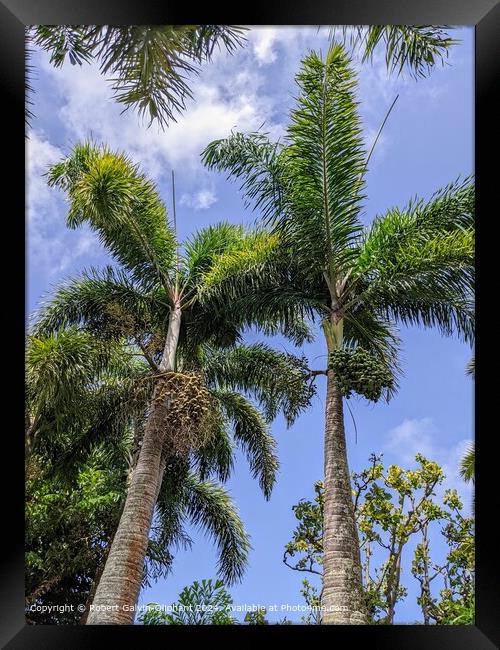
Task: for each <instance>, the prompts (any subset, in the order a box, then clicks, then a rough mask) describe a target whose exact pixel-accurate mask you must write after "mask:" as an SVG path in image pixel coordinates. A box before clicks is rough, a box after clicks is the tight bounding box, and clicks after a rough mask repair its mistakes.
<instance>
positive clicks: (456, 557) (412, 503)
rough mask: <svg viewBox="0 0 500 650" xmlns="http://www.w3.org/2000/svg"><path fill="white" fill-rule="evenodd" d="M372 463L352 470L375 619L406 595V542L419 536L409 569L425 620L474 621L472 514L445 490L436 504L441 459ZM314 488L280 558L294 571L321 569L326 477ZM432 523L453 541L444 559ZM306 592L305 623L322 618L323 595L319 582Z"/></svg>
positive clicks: (385, 620)
mask: <svg viewBox="0 0 500 650" xmlns="http://www.w3.org/2000/svg"><path fill="white" fill-rule="evenodd" d="M370 461H371V465H370V466H369V467H368V468H366V469H365V470H363V471H362V472H360V473H358V474H353V475H352V479H353V484H354V507H355V515H356V520H357V523H358V528H359V531H360V536H361V539H360V552H361V557H362V566H363V577H364V590H365V599H366V603H367V608H368V611H369V612H370V621H371V622H372V623H377V624H385V625H387V624H392V623H393V622H394V616H395V612H396V606H397V604H398V602H400V601H401V600H403V599H404V598H405V597H406V595H407V589H406V587H405V586H404V585H403V584H402V581H401V576H402V574H403V568H404V565H403V558H404V556H405V553H406V554H407V552H408V551H407V547H408V544H409V542H410V541H411V540H415V541H417V544H416V547H415V551H414V556H413V559H412V561H411V567H409V568H410V569H411V573H412V575H413V576H414V577H415V578H416V579H417V581H418V582H419V585H420V594H419V596H418V598H417V602H418V604H419V605H420V606H421V608H422V614H423V622H424V624H429V623H430V622H432V621H433V622H435V623H438V624H443V625H444V624H463V623H467V624H470V623H471V617H472V618H473V614H474V537H473V520H472V519H471V518H469V517H464V516H463V515H462V513H461V510H462V503H461V501H460V499H459V497H458V494H457V492H456V491H455V490H447V491H446V492H445V495H444V497H443V500H442V503H438V501H437V499H436V498H435V488H436V487H437V486H438V485H440V484H441V483H442V482H443V480H444V478H445V476H444V474H443V471H442V469H441V468H440V467H439V465H437V463H434V462H432V461H429V460H427V459H426V458H424V457H423V456H421V455H417V456H416V461H417V463H418V467H417V469H413V470H403V469H402V468H401V467H398V466H397V465H391V466H389V467H388V468H384V466H383V464H382V463H381V458H380V457H377V456H375V455H372V456H371V458H370ZM314 491H315V497H314V500H313V501H307V500H301V501H300V502H299V503H298V504H297V505H295V506H294V507H293V510H294V513H295V516H296V517H297V519H298V521H299V524H298V526H297V528H296V529H295V531H294V534H293V538H292V540H291V541H290V542H289V543H288V544H287V545H286V547H285V555H284V558H283V561H284V563H285V564H286V565H287V566H289V567H290V568H291V569H294V570H296V571H303V572H308V573H311V574H319V575H321V572H322V563H323V554H322V541H323V539H322V529H323V507H324V506H323V504H324V486H323V483H322V482H320V481H318V482H316V483H315V484H314ZM433 522H435V524H434V525H436V524H441V525H442V528H441V535H442V537H443V539H444V540H445V542H446V544H447V545H448V547H449V552H448V554H447V556H446V559H445V561H444V562H443V563H437V562H435V561H433V560H432V558H431V548H430V537H429V529H430V527H431V526H432V525H433ZM436 578H440V580H441V584H443V588H442V589H441V591H440V594H439V597H436V596H433V595H432V588H433V587H434V585H433V584H432V583H433V581H434V580H435V579H436ZM434 584H435V583H434ZM301 593H302V594H303V596H304V598H305V600H306V603H307V604H308V605H310V606H311V613H310V614H309V615H308V616H306V617H305V618H304V619H303V622H305V623H307V624H319V623H321V622H322V616H321V614H322V612H321V609H320V608H319V607H318V605H319V603H320V595H319V594H318V593H317V591H316V588H315V586H314V585H313V584H311V583H310V582H309V581H308V580H304V581H303V588H302V590H301Z"/></svg>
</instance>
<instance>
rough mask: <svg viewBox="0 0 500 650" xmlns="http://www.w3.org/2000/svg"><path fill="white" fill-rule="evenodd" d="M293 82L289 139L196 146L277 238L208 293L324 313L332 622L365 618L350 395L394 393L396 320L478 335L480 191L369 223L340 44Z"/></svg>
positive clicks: (281, 317)
mask: <svg viewBox="0 0 500 650" xmlns="http://www.w3.org/2000/svg"><path fill="white" fill-rule="evenodd" d="M296 79H297V84H298V87H299V94H298V97H297V100H296V107H295V108H294V110H293V111H292V113H291V120H290V125H289V127H288V130H287V133H286V136H285V139H284V142H282V143H280V142H278V143H271V142H270V141H269V140H268V139H267V137H266V136H265V135H264V134H260V133H253V134H250V135H243V134H239V133H235V134H232V135H231V136H230V137H229V138H226V139H225V140H219V141H215V142H212V143H211V144H210V145H209V146H208V147H207V148H206V149H205V151H204V152H203V154H202V157H203V160H204V162H205V164H206V165H207V166H208V167H209V168H211V169H216V170H218V171H226V172H228V173H229V176H230V177H233V178H239V179H241V181H242V185H241V189H242V191H243V194H244V196H245V198H246V200H247V202H248V203H253V204H254V206H255V207H256V208H258V209H259V210H260V211H261V213H262V215H263V219H264V222H265V223H266V224H267V225H268V227H270V229H271V233H272V234H273V236H274V240H273V242H272V244H271V245H270V246H269V247H268V248H267V249H266V250H263V251H262V252H261V254H260V256H259V259H258V260H257V259H256V260H255V261H254V264H253V266H252V271H251V273H250V272H249V273H247V275H246V276H245V274H243V275H242V274H241V264H240V262H239V261H238V260H233V259H228V260H225V261H223V264H222V265H221V266H220V267H219V279H220V285H219V286H218V287H216V288H215V289H214V290H213V293H214V294H215V295H216V294H217V293H218V292H220V291H221V287H224V286H225V285H226V286H228V287H229V286H230V287H231V291H232V293H233V296H235V299H236V300H237V304H238V305H239V306H240V308H243V306H244V307H245V308H252V309H253V310H254V313H255V314H257V315H258V316H259V318H263V317H265V318H268V319H273V318H274V319H275V320H276V321H278V322H287V321H288V319H289V314H290V313H291V310H296V311H298V312H299V313H300V314H301V315H302V316H303V317H306V316H309V317H310V318H313V319H314V318H318V319H319V320H320V321H321V326H322V329H323V333H324V337H325V342H326V348H327V351H328V360H329V363H328V369H327V370H325V371H324V372H325V374H327V396H326V417H325V450H324V459H325V510H324V521H323V529H324V540H325V541H324V574H323V591H322V605H323V606H324V608H325V623H335V624H364V623H366V622H367V620H368V618H367V608H366V602H365V599H364V592H363V586H362V576H361V563H360V557H359V541H358V534H357V529H356V521H355V517H354V511H353V503H352V488H351V485H350V476H349V468H348V461H347V452H346V441H345V431H344V418H343V402H342V397H348V396H349V395H350V393H351V391H352V390H355V391H356V392H358V393H361V394H364V395H365V396H366V397H368V398H369V399H374V400H377V399H378V397H379V396H380V394H381V393H382V391H384V392H385V395H386V397H387V398H389V397H390V395H391V393H392V392H393V391H394V389H395V387H396V385H397V384H396V381H395V376H396V374H397V373H396V371H397V352H398V347H399V339H398V337H397V334H396V331H395V325H396V324H397V322H400V323H404V324H416V325H421V326H425V327H429V326H437V327H438V328H439V329H440V330H441V332H442V333H444V334H447V335H449V334H452V333H457V334H458V335H459V336H461V337H462V338H463V339H464V340H466V341H471V340H472V337H473V333H474V324H473V311H472V291H473V279H474V266H473V265H474V231H473V215H474V194H473V186H472V183H471V182H470V180H465V181H463V182H458V181H457V182H455V183H453V184H451V185H450V186H448V187H446V188H444V189H443V190H440V191H438V192H437V193H436V194H435V195H434V196H433V197H432V198H431V199H430V200H429V201H428V202H424V201H422V200H414V201H412V202H410V203H409V205H408V206H407V207H406V208H405V209H404V210H400V209H391V210H389V211H388V212H387V213H386V214H385V215H383V216H381V217H377V218H376V219H374V220H373V222H372V224H371V226H370V227H368V228H363V224H362V221H361V218H360V213H361V209H362V202H363V199H364V194H363V189H364V177H365V173H366V170H367V157H366V154H365V151H364V147H363V140H362V133H361V125H360V121H359V117H358V113H357V104H356V98H355V88H356V80H355V77H354V74H353V72H352V70H351V68H350V65H349V59H348V57H347V56H346V54H345V52H344V49H343V48H342V46H340V45H336V44H333V45H332V46H331V48H330V49H329V51H328V54H327V56H326V60H325V61H323V60H322V59H321V57H320V56H318V55H317V54H316V53H314V52H313V53H311V54H309V55H308V56H307V57H306V58H305V59H304V60H303V62H302V68H301V70H300V72H299V73H298V75H297V77H296ZM223 278H225V279H224V280H223ZM368 384H369V385H368Z"/></svg>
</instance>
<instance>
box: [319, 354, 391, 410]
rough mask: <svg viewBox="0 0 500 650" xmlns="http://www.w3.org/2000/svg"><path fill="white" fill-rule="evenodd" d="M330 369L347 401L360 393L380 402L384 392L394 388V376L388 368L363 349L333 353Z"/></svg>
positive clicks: (330, 359)
mask: <svg viewBox="0 0 500 650" xmlns="http://www.w3.org/2000/svg"><path fill="white" fill-rule="evenodd" d="M329 367H330V368H331V369H332V370H333V371H334V373H335V377H336V379H337V382H338V384H339V386H340V390H341V391H342V395H343V396H344V397H346V398H347V399H348V398H349V397H350V396H351V394H352V393H358V395H362V396H363V397H366V399H368V400H371V401H373V402H378V400H379V399H380V397H381V395H382V392H383V391H389V392H390V391H391V390H392V388H393V386H394V376H393V374H392V373H391V371H390V370H389V369H388V368H387V366H386V365H385V364H384V363H382V361H381V360H380V359H377V358H376V357H375V356H374V355H373V354H370V353H369V352H368V351H367V350H364V349H363V348H361V347H357V348H355V349H354V350H349V349H344V350H335V351H334V352H331V353H330V356H329Z"/></svg>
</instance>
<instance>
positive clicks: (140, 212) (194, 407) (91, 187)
mask: <svg viewBox="0 0 500 650" xmlns="http://www.w3.org/2000/svg"><path fill="white" fill-rule="evenodd" d="M49 182H50V183H52V184H53V185H56V186H58V187H60V188H61V189H63V190H64V191H65V192H66V193H67V196H68V199H69V203H70V209H69V213H68V225H69V226H70V227H77V226H79V225H80V224H82V223H83V222H87V223H88V224H89V225H90V227H91V228H92V229H94V230H95V231H96V232H97V233H98V234H99V236H100V239H101V241H102V243H103V244H104V245H105V246H106V247H107V249H108V250H109V251H110V252H111V253H112V254H113V256H114V258H115V260H116V261H117V262H118V263H119V265H120V267H121V268H120V269H118V270H114V269H111V268H107V269H105V270H104V272H101V273H99V272H97V271H93V272H91V273H87V274H85V275H84V276H83V277H82V278H80V279H77V280H74V281H72V282H69V283H68V284H67V285H66V286H63V287H61V288H60V289H59V290H58V291H57V293H56V294H55V296H54V297H53V298H52V300H51V301H49V302H48V304H47V305H46V306H45V307H44V308H43V309H42V311H41V313H40V314H39V316H38V319H37V322H36V325H35V327H34V332H33V333H34V334H35V335H37V336H41V335H50V334H53V333H55V332H58V331H61V330H63V329H65V328H66V327H68V326H71V325H77V326H80V327H84V328H85V329H87V330H88V331H91V332H94V333H97V334H98V335H99V336H100V337H101V338H109V339H113V338H123V337H124V338H126V339H127V341H128V342H130V343H133V344H134V345H136V346H137V348H138V349H140V350H141V351H142V352H143V355H144V358H145V359H146V361H147V362H148V364H149V367H150V376H149V377H148V378H147V381H149V382H150V383H149V385H150V386H151V389H150V391H151V392H150V395H149V401H148V406H147V409H146V418H145V422H144V426H143V431H142V440H141V446H140V452H139V456H138V460H137V464H136V466H135V468H134V471H133V473H132V477H131V480H130V485H129V488H128V492H127V497H126V500H125V504H124V508H123V513H122V516H121V519H120V523H119V525H118V529H117V531H116V534H115V536H114V539H113V543H112V546H111V549H110V551H109V555H108V559H107V561H106V566H105V568H104V571H103V574H102V577H101V579H100V582H99V585H98V588H97V590H96V594H95V598H94V606H95V609H94V611H92V612H91V613H90V615H89V618H88V623H90V624H92V623H131V622H132V621H133V611H131V610H132V609H133V607H132V606H133V605H135V604H136V603H137V599H138V596H139V590H140V586H141V580H142V570H143V565H144V557H145V553H146V550H147V545H148V535H149V530H150V527H151V522H152V517H153V512H154V507H155V504H156V502H157V498H158V495H159V493H160V490H161V485H162V481H163V476H164V473H165V469H166V467H167V466H169V464H170V461H171V459H172V458H174V459H176V458H187V457H196V455H197V454H198V453H199V451H200V450H202V449H203V448H204V447H205V446H206V445H210V442H211V441H213V440H217V439H218V433H219V432H220V422H221V420H220V417H219V415H220V414H221V412H222V413H225V414H226V416H227V417H229V418H230V419H237V417H236V414H239V415H241V416H242V417H243V415H247V416H248V417H247V423H248V425H249V426H250V425H251V424H253V425H255V423H256V419H255V417H253V420H252V417H251V416H252V414H249V413H248V409H247V412H246V413H245V408H244V407H242V405H241V403H238V399H237V397H236V396H235V395H231V392H230V391H231V383H230V382H231V378H230V377H229V376H227V377H225V378H224V364H223V363H222V366H221V367H220V369H219V376H218V378H217V377H216V378H215V381H216V382H221V383H220V385H219V386H218V387H217V388H218V391H221V392H222V394H221V395H219V396H218V399H219V401H218V402H217V399H216V397H217V396H214V394H213V392H214V391H213V390H212V389H211V387H210V386H209V385H208V384H207V383H206V382H205V380H204V376H203V372H202V368H203V363H201V361H200V354H201V355H203V354H205V355H206V354H209V352H208V351H209V349H210V347H212V348H215V349H217V348H224V347H226V348H229V347H231V346H234V345H235V344H236V343H237V342H238V340H239V339H240V332H241V329H242V328H243V327H245V326H246V325H249V324H250V319H249V318H248V314H247V313H246V312H244V311H239V312H236V311H234V309H233V308H232V305H231V304H230V295H228V296H227V300H226V310H225V312H221V311H220V309H219V310H218V311H217V312H215V310H214V309H213V306H212V304H211V302H210V298H209V296H208V294H206V291H205V287H206V286H218V282H219V281H218V264H219V261H220V260H221V259H222V258H224V259H228V258H231V259H238V260H242V259H244V260H247V261H248V262H249V263H251V262H252V260H253V259H254V258H255V257H256V256H258V255H260V254H262V251H264V250H265V249H266V248H268V247H269V246H270V245H271V244H272V239H271V240H270V238H269V237H268V235H267V234H266V233H263V232H251V233H246V232H245V231H244V229H243V228H241V227H238V226H231V225H229V224H219V225H218V226H213V227H212V228H209V229H207V230H205V231H202V232H201V233H199V234H198V235H196V236H195V237H193V239H192V240H191V241H190V242H188V243H187V244H186V246H185V247H184V251H181V250H180V246H179V243H178V242H177V241H176V238H175V233H174V231H173V229H172V228H171V226H170V225H169V223H168V221H167V214H166V210H165V207H164V205H163V203H162V201H161V199H160V197H159V195H158V193H157V191H156V189H155V187H154V185H153V184H152V183H151V182H150V181H148V180H147V179H146V178H145V177H144V176H143V175H141V174H140V172H139V170H138V168H137V167H136V166H134V165H132V163H131V162H130V161H129V160H128V159H127V158H126V157H124V156H122V155H118V154H112V153H111V152H109V151H108V150H107V149H105V148H99V147H95V146H93V145H92V144H89V143H87V144H84V145H77V146H76V147H75V148H74V150H73V152H72V154H71V155H70V156H69V157H68V158H67V159H65V160H63V161H62V162H61V163H59V164H57V165H55V166H53V167H52V168H51V170H50V173H49ZM251 322H252V323H253V324H256V325H257V326H259V325H260V326H261V327H263V328H264V330H265V331H266V332H273V331H277V328H276V327H274V325H273V323H272V322H271V321H266V320H265V319H260V320H259V319H258V318H254V317H252V321H251ZM282 331H283V332H284V333H285V334H288V335H289V336H292V337H294V338H295V340H297V341H300V340H303V339H304V337H305V336H306V335H307V330H306V328H305V325H304V323H303V322H302V321H300V320H299V321H296V320H291V321H289V322H288V323H287V324H286V325H285V326H284V327H283V328H282ZM204 346H205V347H204ZM207 346H208V347H207ZM247 352H248V354H247V355H246V356H247V362H248V361H249V359H251V358H252V354H253V359H254V365H255V363H259V357H260V358H262V357H263V356H264V355H265V354H266V350H265V349H263V348H262V349H260V350H259V349H255V348H254V349H253V351H252V350H247ZM255 360H256V361H255ZM275 360H276V359H275ZM281 362H283V359H281ZM234 363H235V361H234V359H233V365H234ZM250 365H251V364H250ZM283 365H286V364H284V363H281V366H283ZM213 368H215V366H213ZM212 372H216V371H215V370H213V371H212ZM292 373H293V376H294V378H295V379H299V380H300V379H301V377H302V373H301V370H300V368H293V369H292ZM242 374H243V373H241V372H240V376H241V375H242ZM256 376H258V374H257V375H256ZM284 377H285V376H284ZM260 380H261V381H262V382H263V384H262V386H263V387H262V389H261V394H263V393H264V392H265V391H266V390H267V389H268V388H269V387H270V386H271V384H272V382H271V381H269V380H267V384H266V380H265V379H264V378H262V373H261V377H260ZM241 381H242V384H241V385H242V388H243V390H245V388H246V387H245V385H244V382H245V380H244V379H242V380H241ZM247 381H249V380H247ZM285 381H286V378H285ZM293 385H294V386H296V383H294V384H293ZM228 391H229V392H228ZM285 392H286V391H285ZM275 394H276V395H278V394H279V393H275ZM303 397H304V396H303V395H302V397H301V395H300V390H299V391H295V393H294V398H293V399H296V398H298V402H297V403H296V405H295V406H293V405H290V408H291V409H292V410H291V412H290V413H291V417H293V409H294V408H295V409H296V411H297V410H300V408H301V407H302V404H301V403H300V402H301V400H302V399H303ZM306 399H307V398H306ZM223 402H224V410H222V411H221V409H218V408H217V403H221V404H222V403H223ZM262 402H263V403H265V399H262ZM238 409H239V410H238ZM296 411H295V412H296ZM238 426H239V424H238ZM238 426H237V427H236V429H235V431H236V430H238V431H240V432H241V436H242V437H244V436H248V437H249V439H250V438H252V436H251V430H249V429H248V427H246V428H245V427H244V426H241V427H240V428H238ZM254 440H255V438H254ZM248 444H253V442H252V440H249V441H248ZM271 478H272V477H271ZM267 480H268V479H267V478H264V479H263V481H264V489H265V493H266V496H268V495H269V491H270V488H271V485H272V480H271V483H269V482H267ZM110 603H112V604H114V605H116V608H117V609H116V610H114V611H112V610H107V611H106V608H105V605H108V604H110Z"/></svg>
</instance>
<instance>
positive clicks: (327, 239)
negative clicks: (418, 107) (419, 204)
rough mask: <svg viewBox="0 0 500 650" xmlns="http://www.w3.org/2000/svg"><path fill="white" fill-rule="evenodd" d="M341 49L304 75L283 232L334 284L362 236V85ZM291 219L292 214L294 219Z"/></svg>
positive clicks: (307, 62) (312, 61)
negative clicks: (358, 101)
mask: <svg viewBox="0 0 500 650" xmlns="http://www.w3.org/2000/svg"><path fill="white" fill-rule="evenodd" d="M349 63H350V62H349V59H348V57H347V56H346V53H345V51H344V49H343V48H342V47H341V46H339V45H334V46H332V47H331V48H330V50H329V52H328V54H327V57H326V61H325V62H323V61H322V60H321V58H320V57H319V56H318V55H317V54H316V53H311V54H310V55H309V56H308V57H306V59H304V61H303V62H302V69H301V71H300V72H299V74H298V75H297V83H298V85H299V88H300V94H299V97H298V99H297V108H295V109H294V110H293V111H292V114H291V119H292V123H291V125H290V127H289V128H288V138H289V140H290V142H291V145H290V146H289V147H288V148H287V158H288V164H289V165H290V168H291V169H290V176H291V177H292V178H293V181H292V180H291V178H289V183H288V185H287V188H286V191H287V194H286V199H285V201H286V204H287V210H285V214H284V215H283V216H282V219H281V222H280V226H281V227H282V228H283V229H284V230H285V232H288V233H289V235H290V237H291V238H292V241H293V246H294V250H295V253H296V254H298V255H301V256H303V258H304V266H305V260H306V259H308V260H310V259H311V258H313V259H315V260H317V261H318V263H320V264H321V265H322V267H323V268H324V270H325V272H326V273H327V275H328V277H329V280H330V282H333V281H334V279H335V277H336V275H337V273H338V269H339V268H342V266H343V264H344V263H345V261H346V256H347V257H348V254H349V246H350V244H351V242H352V241H353V240H354V238H355V236H356V235H357V234H358V233H359V231H360V229H361V224H360V222H359V220H358V211H359V204H360V201H361V200H362V198H363V197H362V194H361V190H362V175H363V172H364V161H365V153H364V150H363V144H362V137H361V130H360V125H359V118H358V114H357V106H356V102H355V98H354V91H355V88H356V79H355V77H354V74H353V72H352V70H351V69H350V65H349ZM288 215H291V216H290V217H288Z"/></svg>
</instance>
